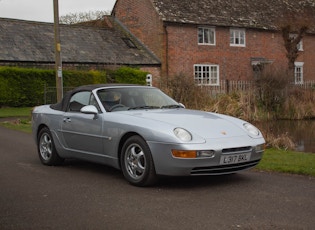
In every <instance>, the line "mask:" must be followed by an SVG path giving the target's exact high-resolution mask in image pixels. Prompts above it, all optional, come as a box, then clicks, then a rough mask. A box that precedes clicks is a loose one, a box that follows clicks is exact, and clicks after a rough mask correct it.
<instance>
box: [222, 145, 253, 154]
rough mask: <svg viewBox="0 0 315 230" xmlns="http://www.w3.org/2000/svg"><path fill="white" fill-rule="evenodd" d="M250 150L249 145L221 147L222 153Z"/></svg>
mask: <svg viewBox="0 0 315 230" xmlns="http://www.w3.org/2000/svg"><path fill="white" fill-rule="evenodd" d="M250 151H252V147H250V146H247V147H238V148H229V149H222V153H239V152H250Z"/></svg>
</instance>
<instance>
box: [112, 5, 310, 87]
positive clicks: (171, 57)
mask: <svg viewBox="0 0 315 230" xmlns="http://www.w3.org/2000/svg"><path fill="white" fill-rule="evenodd" d="M306 9H307V12H308V14H306V13H305V12H306ZM288 11H290V12H293V13H294V14H301V15H305V17H314V18H312V20H314V22H315V2H314V0H304V1H296V0H262V1H253V0H234V1H228V0H220V1H213V0H117V1H116V4H115V6H114V8H113V11H112V16H113V17H115V18H116V20H118V21H120V22H121V23H122V24H123V25H124V26H126V28H128V30H129V31H130V32H131V33H132V34H133V35H135V37H137V38H138V39H139V40H140V41H141V42H143V43H144V44H145V45H146V46H147V47H148V48H149V49H150V50H152V51H153V53H155V55H157V56H158V57H159V58H160V60H161V62H162V66H161V68H162V70H161V73H162V74H161V75H162V76H166V77H167V76H175V75H179V74H185V75H187V76H192V77H194V80H195V83H197V84H200V85H219V84H220V80H238V79H241V80H251V79H253V76H254V71H255V68H256V67H257V66H258V65H265V64H268V63H274V64H275V65H279V66H287V63H288V60H287V58H286V51H285V47H284V41H283V38H282V35H281V31H280V30H279V26H278V25H279V20H280V19H282V20H283V17H284V16H281V15H284V14H282V13H281V12H288ZM310 12H311V13H310ZM312 15H313V16H312ZM281 17H282V18H281ZM314 60H315V23H313V24H312V25H311V26H310V28H309V30H308V33H307V34H306V36H305V37H304V38H303V40H302V42H301V43H300V44H299V57H298V59H297V60H296V62H295V83H303V82H305V81H310V80H315V61H314Z"/></svg>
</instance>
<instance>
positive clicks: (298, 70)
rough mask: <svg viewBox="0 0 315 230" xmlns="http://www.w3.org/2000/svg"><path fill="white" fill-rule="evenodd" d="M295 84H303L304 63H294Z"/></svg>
mask: <svg viewBox="0 0 315 230" xmlns="http://www.w3.org/2000/svg"><path fill="white" fill-rule="evenodd" d="M294 65H295V67H294V83H295V84H303V65H304V62H294Z"/></svg>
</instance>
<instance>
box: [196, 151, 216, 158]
mask: <svg viewBox="0 0 315 230" xmlns="http://www.w3.org/2000/svg"><path fill="white" fill-rule="evenodd" d="M197 157H207V158H214V157H215V151H213V150H201V151H198V152H197Z"/></svg>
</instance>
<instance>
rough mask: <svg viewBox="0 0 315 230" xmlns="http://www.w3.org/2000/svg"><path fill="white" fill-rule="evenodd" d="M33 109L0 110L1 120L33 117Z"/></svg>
mask: <svg viewBox="0 0 315 230" xmlns="http://www.w3.org/2000/svg"><path fill="white" fill-rule="evenodd" d="M31 112H32V108H31V107H23V108H0V118H6V117H31Z"/></svg>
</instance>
